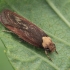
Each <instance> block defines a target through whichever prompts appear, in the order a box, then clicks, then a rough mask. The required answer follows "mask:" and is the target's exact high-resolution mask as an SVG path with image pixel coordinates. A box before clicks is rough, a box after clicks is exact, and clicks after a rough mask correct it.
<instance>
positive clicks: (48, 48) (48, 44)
mask: <svg viewBox="0 0 70 70" xmlns="http://www.w3.org/2000/svg"><path fill="white" fill-rule="evenodd" d="M42 40H43V42H42V46H43V48H44V49H45V53H46V54H47V53H48V52H53V51H56V47H55V44H54V43H53V42H52V40H51V38H50V37H42Z"/></svg>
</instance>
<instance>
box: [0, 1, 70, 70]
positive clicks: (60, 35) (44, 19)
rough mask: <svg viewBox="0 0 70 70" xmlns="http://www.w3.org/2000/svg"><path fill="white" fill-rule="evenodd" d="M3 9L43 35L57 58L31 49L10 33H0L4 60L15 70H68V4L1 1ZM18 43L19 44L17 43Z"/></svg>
mask: <svg viewBox="0 0 70 70" xmlns="http://www.w3.org/2000/svg"><path fill="white" fill-rule="evenodd" d="M0 3H1V5H2V8H0V11H2V10H3V9H6V8H7V9H10V10H12V11H14V12H16V13H18V14H20V15H21V16H23V17H25V18H27V19H28V20H30V21H31V22H33V23H34V24H36V25H37V26H38V27H40V28H41V29H42V30H43V31H45V32H46V33H47V34H48V35H49V36H50V37H51V38H52V40H53V42H54V43H55V44H56V49H57V51H58V54H56V53H55V52H53V53H51V54H49V56H50V57H51V58H52V60H53V61H52V62H51V61H49V60H48V58H47V56H46V55H45V53H44V50H42V49H40V48H35V47H34V46H32V45H30V44H28V43H27V42H25V41H21V39H20V38H19V37H18V36H17V35H15V34H12V33H6V32H2V30H4V29H5V28H4V26H3V25H2V24H0V31H1V33H0V38H1V39H2V41H3V42H4V44H5V46H6V48H7V53H6V54H7V57H8V59H9V60H10V62H11V64H12V65H13V67H14V69H16V70H70V54H69V53H70V20H69V19H70V13H69V12H70V8H69V7H70V1H69V0H64V1H63V0H53V1H52V0H21V1H20V0H5V1H1V2H0ZM1 5H0V6H1ZM20 41H21V42H20Z"/></svg>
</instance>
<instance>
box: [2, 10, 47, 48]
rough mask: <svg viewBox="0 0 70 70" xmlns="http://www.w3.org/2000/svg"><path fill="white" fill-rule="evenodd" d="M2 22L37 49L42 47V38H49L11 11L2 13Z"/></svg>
mask: <svg viewBox="0 0 70 70" xmlns="http://www.w3.org/2000/svg"><path fill="white" fill-rule="evenodd" d="M1 21H2V23H3V25H4V26H5V27H6V28H8V29H9V30H11V31H12V32H14V33H15V34H17V35H18V36H19V37H20V38H21V39H23V40H25V41H26V42H29V43H30V44H32V45H34V46H37V47H42V37H44V36H48V35H47V34H46V33H44V32H43V31H42V30H41V29H40V28H38V27H37V26H36V25H34V24H33V23H31V22H30V21H28V20H27V19H25V18H23V17H21V16H19V15H18V14H16V13H14V12H11V11H10V10H4V11H3V12H2V14H1Z"/></svg>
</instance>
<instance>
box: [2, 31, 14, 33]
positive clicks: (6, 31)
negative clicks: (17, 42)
mask: <svg viewBox="0 0 70 70" xmlns="http://www.w3.org/2000/svg"><path fill="white" fill-rule="evenodd" d="M2 31H3V32H8V33H13V32H12V31H10V30H2Z"/></svg>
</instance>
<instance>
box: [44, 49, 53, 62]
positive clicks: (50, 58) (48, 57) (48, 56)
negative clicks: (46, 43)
mask: <svg viewBox="0 0 70 70" xmlns="http://www.w3.org/2000/svg"><path fill="white" fill-rule="evenodd" d="M45 54H46V55H47V57H48V59H49V60H51V61H52V59H51V58H50V56H49V55H48V53H47V51H46V50H45Z"/></svg>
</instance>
